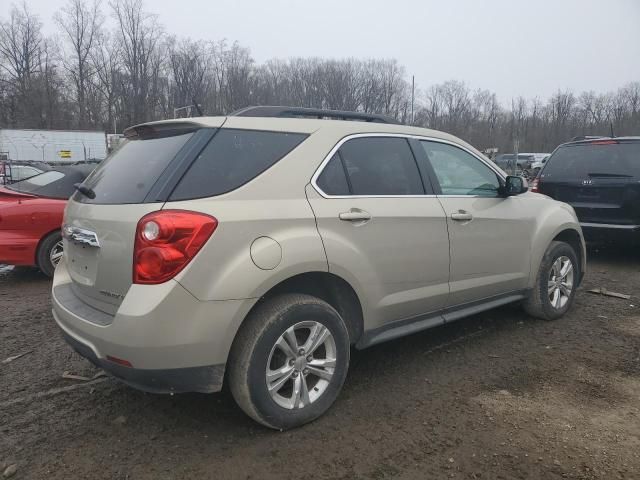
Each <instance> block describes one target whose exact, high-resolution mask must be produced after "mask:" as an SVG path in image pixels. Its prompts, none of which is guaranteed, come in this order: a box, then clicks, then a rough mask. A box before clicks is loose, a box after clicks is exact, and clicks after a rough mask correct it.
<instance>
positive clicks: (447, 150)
mask: <svg viewBox="0 0 640 480" xmlns="http://www.w3.org/2000/svg"><path fill="white" fill-rule="evenodd" d="M420 143H421V145H422V147H423V148H424V150H425V152H426V153H427V157H428V158H429V161H430V162H431V166H432V167H433V170H434V171H435V174H436V177H437V180H438V183H439V184H440V189H441V190H442V195H480V196H483V197H495V196H497V195H498V189H499V187H500V183H499V181H498V177H497V175H496V174H495V172H494V171H493V170H491V169H490V168H489V167H488V166H486V165H485V164H484V163H483V162H481V161H480V160H478V159H477V158H476V157H474V156H473V155H471V154H470V153H468V152H466V151H464V150H462V149H461V148H458V147H454V146H453V145H448V144H446V143H438V142H428V141H421V142H420Z"/></svg>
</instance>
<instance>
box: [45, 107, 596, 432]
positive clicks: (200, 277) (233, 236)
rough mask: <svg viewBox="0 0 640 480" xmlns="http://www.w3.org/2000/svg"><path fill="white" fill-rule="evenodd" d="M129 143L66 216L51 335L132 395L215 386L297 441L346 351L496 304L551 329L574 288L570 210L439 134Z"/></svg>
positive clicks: (579, 263) (182, 124) (260, 127)
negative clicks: (514, 305) (296, 432)
mask: <svg viewBox="0 0 640 480" xmlns="http://www.w3.org/2000/svg"><path fill="white" fill-rule="evenodd" d="M354 120H355V121H354ZM125 135H126V137H127V138H128V141H127V142H126V143H125V145H124V146H123V147H121V148H120V149H119V150H118V151H117V152H115V153H114V154H113V155H112V156H111V157H110V158H109V159H108V160H106V161H105V162H104V163H103V164H102V165H100V166H99V167H98V168H97V169H96V170H95V171H94V172H93V174H92V175H91V176H90V177H89V178H88V179H87V180H86V181H85V182H84V183H83V184H81V185H77V189H78V191H77V192H76V193H75V194H74V196H73V197H72V198H71V200H70V201H69V203H68V206H67V208H66V213H65V220H64V226H63V236H64V252H65V253H64V258H63V260H62V261H61V262H60V264H59V265H58V268H57V270H56V273H55V279H54V282H53V292H52V294H53V316H54V318H55V320H56V322H57V323H58V325H59V326H60V328H61V330H62V333H63V335H64V337H65V338H66V340H67V341H68V342H69V343H70V344H71V345H72V346H73V347H74V348H75V349H76V350H77V351H78V352H79V353H80V354H82V355H83V356H85V357H86V358H88V359H89V360H91V361H92V362H93V363H95V364H96V365H98V366H99V367H101V368H103V369H104V370H106V371H108V372H110V373H111V374H112V375H113V376H114V377H116V378H118V379H120V380H122V381H123V382H125V383H127V384H129V385H131V386H133V387H135V388H139V389H142V390H145V391H149V392H158V393H174V392H175V393H178V392H193V391H195V392H215V391H218V390H220V389H221V388H222V385H223V382H224V383H226V384H227V385H228V386H229V388H230V389H231V392H232V393H233V396H234V397H235V399H236V401H237V402H238V404H239V405H240V407H241V408H242V409H243V410H244V411H245V412H246V413H247V414H248V415H250V416H251V417H252V418H254V419H255V420H257V421H258V422H260V423H262V424H264V425H266V426H268V427H272V428H276V429H287V428H291V427H295V426H298V425H302V424H304V423H306V422H309V421H311V420H314V419H315V418H317V417H318V416H320V415H321V414H322V413H323V412H325V411H326V410H327V409H328V408H329V407H330V406H331V404H332V403H333V402H334V401H335V399H336V397H337V396H338V393H339V392H340V389H341V387H342V384H343V382H344V380H345V377H346V375H347V370H348V367H349V353H350V348H351V346H355V347H356V348H364V347H368V346H370V345H373V344H376V343H379V342H383V341H386V340H391V339H393V338H396V337H399V336H402V335H406V334H409V333H412V332H416V331H419V330H424V329H427V328H430V327H434V326H437V325H442V324H444V323H448V322H451V321H453V320H456V319H459V318H461V317H466V316H468V315H472V314H475V313H478V312H480V311H483V310H486V309H490V308H493V307H497V306H499V305H504V304H506V303H510V302H522V303H523V305H524V307H525V309H526V310H527V312H528V313H530V314H531V315H533V316H536V317H539V318H543V319H547V320H550V319H555V318H558V317H560V316H562V315H563V314H564V313H565V312H566V311H567V310H568V309H569V308H570V307H571V305H572V303H573V300H574V296H575V292H576V288H577V287H578V284H579V283H580V280H581V279H582V276H583V273H584V271H585V248H584V241H583V237H582V232H581V230H580V226H579V224H578V221H577V220H576V216H575V213H574V211H573V209H572V208H571V207H570V206H568V205H566V204H564V203H560V202H557V201H555V200H552V199H550V198H548V197H546V196H543V195H540V194H536V193H530V192H528V191H527V186H526V183H525V182H524V180H523V179H521V178H519V177H506V176H505V174H504V173H503V172H502V171H501V170H500V169H498V168H497V167H496V166H495V165H493V164H492V163H491V162H490V161H488V160H487V159H486V158H485V157H483V156H482V155H481V154H480V153H479V152H478V151H477V150H476V149H474V148H473V147H471V146H470V145H468V144H466V143H465V142H463V141H461V140H459V139H458V138H455V137H453V136H451V135H448V134H445V133H441V132H436V131H432V130H425V129H422V128H414V127H408V126H403V125H397V124H393V122H392V121H390V120H388V119H386V118H385V117H381V116H375V115H365V114H358V113H350V112H335V111H325V110H319V111H315V110H308V109H293V108H278V107H254V108H248V109H245V110H243V111H240V112H236V114H234V115H230V116H228V117H208V118H207V117H202V118H190V119H184V120H171V121H164V122H154V123H147V124H143V125H138V126H135V127H131V128H129V129H128V130H127V131H126V133H125Z"/></svg>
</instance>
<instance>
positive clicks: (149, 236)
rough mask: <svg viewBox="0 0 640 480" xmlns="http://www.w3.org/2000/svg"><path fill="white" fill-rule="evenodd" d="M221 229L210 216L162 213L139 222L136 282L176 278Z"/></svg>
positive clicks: (165, 211)
mask: <svg viewBox="0 0 640 480" xmlns="http://www.w3.org/2000/svg"><path fill="white" fill-rule="evenodd" d="M217 226H218V220H216V219H215V218H214V217H211V216H209V215H205V214H203V213H197V212H189V211H185V210H160V211H158V212H153V213H150V214H148V215H145V216H144V217H142V218H141V219H140V221H139V222H138V227H137V228H136V240H135V247H134V251H133V283H143V284H158V283H163V282H166V281H167V280H170V279H171V278H173V277H175V276H176V275H177V274H178V272H180V271H181V270H182V269H183V268H184V267H186V266H187V265H188V264H189V262H190V261H191V259H192V258H193V257H195V256H196V254H197V253H198V251H199V250H200V249H201V248H202V246H203V245H204V244H205V243H206V242H207V240H209V237H211V234H212V233H213V232H214V231H215V229H216V227H217Z"/></svg>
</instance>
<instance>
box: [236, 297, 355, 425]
mask: <svg viewBox="0 0 640 480" xmlns="http://www.w3.org/2000/svg"><path fill="white" fill-rule="evenodd" d="M294 350H296V351H294ZM349 353H350V352H349V333H348V331H347V328H346V326H345V324H344V321H343V320H342V318H341V317H340V314H338V312H337V311H336V310H335V309H334V308H333V307H331V305H329V304H328V303H326V302H324V301H322V300H320V299H318V298H316V297H312V296H310V295H302V294H285V295H280V296H277V297H274V298H272V299H269V300H266V301H265V302H264V303H263V304H262V305H259V306H258V307H257V308H256V309H255V310H254V311H253V312H252V313H251V314H250V316H249V317H248V318H247V320H246V322H245V324H244V325H243V326H242V328H241V329H240V331H239V332H238V335H237V337H236V339H235V341H234V343H233V346H232V348H231V353H230V355H229V363H228V377H227V378H228V380H229V387H230V389H231V393H232V395H233V397H234V398H235V400H236V402H237V403H238V405H239V406H240V408H242V410H243V411H244V412H245V413H246V414H247V415H249V416H250V417H251V418H253V419H254V420H255V421H257V422H259V423H261V424H262V425H265V426H267V427H269V428H274V429H277V430H287V429H290V428H295V427H299V426H301V425H304V424H305V423H308V422H311V421H313V420H315V419H316V418H318V417H319V416H321V415H322V414H323V413H325V412H326V411H327V410H328V409H329V408H330V407H331V405H332V404H333V402H334V401H335V399H336V398H337V397H338V394H339V393H340V390H341V389H342V385H343V383H344V380H345V378H346V376H347V370H348V368H349ZM298 392H300V393H298Z"/></svg>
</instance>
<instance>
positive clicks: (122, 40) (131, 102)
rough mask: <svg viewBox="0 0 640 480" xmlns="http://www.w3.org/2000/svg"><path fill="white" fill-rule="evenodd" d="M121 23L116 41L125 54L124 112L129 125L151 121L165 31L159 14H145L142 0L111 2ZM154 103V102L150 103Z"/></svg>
mask: <svg viewBox="0 0 640 480" xmlns="http://www.w3.org/2000/svg"><path fill="white" fill-rule="evenodd" d="M110 5H111V8H112V10H113V16H114V18H115V20H116V22H117V34H116V38H117V39H118V41H119V45H120V49H121V54H122V67H123V73H124V74H125V75H124V76H123V78H122V90H123V92H122V93H123V104H124V109H125V111H124V112H123V113H124V115H125V118H126V121H127V122H128V123H131V124H133V123H139V122H143V121H145V120H148V119H149V118H152V117H151V116H150V113H151V110H152V109H153V107H154V103H153V101H152V100H153V99H152V98H151V97H153V95H152V93H153V92H152V91H151V88H152V86H153V85H154V84H155V82H156V80H157V79H156V78H154V75H157V74H158V69H157V68H154V64H155V65H157V63H158V62H159V59H158V56H159V47H160V42H161V40H162V34H163V32H162V28H161V27H160V25H159V24H158V21H157V18H156V16H155V15H151V14H149V13H147V12H145V11H144V9H143V4H142V0H114V1H113V2H112V3H110ZM150 100H151V101H150Z"/></svg>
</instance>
